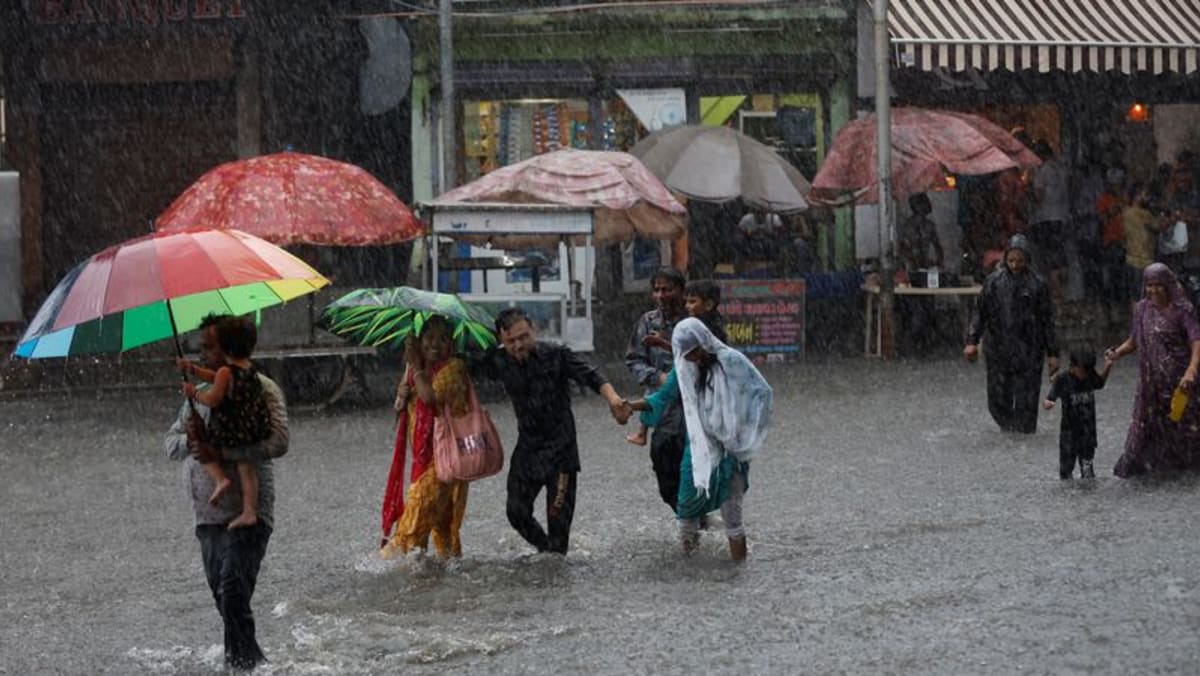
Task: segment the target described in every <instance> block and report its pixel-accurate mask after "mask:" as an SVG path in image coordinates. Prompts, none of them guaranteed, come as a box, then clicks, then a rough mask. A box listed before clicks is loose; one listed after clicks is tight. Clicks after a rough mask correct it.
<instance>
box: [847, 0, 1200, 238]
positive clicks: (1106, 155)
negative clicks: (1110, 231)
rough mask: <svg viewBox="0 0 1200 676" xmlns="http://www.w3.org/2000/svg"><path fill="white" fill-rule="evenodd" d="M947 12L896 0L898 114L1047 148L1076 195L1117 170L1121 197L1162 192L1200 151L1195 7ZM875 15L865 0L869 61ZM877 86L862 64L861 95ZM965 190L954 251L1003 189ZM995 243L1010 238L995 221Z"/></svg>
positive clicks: (1001, 7)
mask: <svg viewBox="0 0 1200 676" xmlns="http://www.w3.org/2000/svg"><path fill="white" fill-rule="evenodd" d="M940 4H941V3H934V2H931V1H930V0H891V1H890V4H889V11H888V27H889V34H890V40H891V43H890V44H891V46H892V50H893V54H892V73H891V76H892V85H893V88H894V90H895V99H894V101H893V105H914V106H922V107H927V108H945V109H952V110H958V111H962V112H969V113H974V114H977V115H980V116H982V117H985V118H987V119H989V120H991V121H993V122H995V123H997V124H999V125H1000V126H1002V127H1004V128H1005V129H1011V130H1014V131H1017V132H1020V133H1023V134H1024V138H1025V139H1027V140H1028V142H1029V143H1037V142H1038V141H1042V142H1045V143H1046V144H1047V145H1048V146H1049V148H1050V150H1051V152H1052V155H1053V156H1054V157H1061V158H1062V161H1063V162H1065V163H1066V164H1067V165H1069V167H1070V169H1071V172H1072V186H1074V187H1075V189H1073V192H1075V193H1076V194H1078V193H1079V190H1078V189H1077V188H1078V187H1079V186H1080V185H1081V183H1086V182H1087V181H1088V180H1091V175H1093V174H1103V173H1104V172H1107V171H1108V170H1114V169H1115V170H1118V171H1119V172H1120V175H1121V177H1122V189H1123V190H1126V189H1128V188H1130V187H1132V186H1135V185H1146V186H1150V185H1155V184H1161V183H1163V182H1164V176H1166V175H1169V174H1170V172H1171V168H1172V166H1173V165H1176V164H1178V162H1179V159H1180V157H1181V156H1182V157H1184V158H1187V157H1188V156H1189V155H1195V154H1196V153H1197V152H1200V141H1198V139H1200V125H1197V122H1196V121H1197V120H1200V86H1198V85H1200V15H1197V14H1196V13H1195V12H1194V11H1192V10H1190V9H1189V10H1186V11H1184V9H1183V5H1185V4H1187V3H1181V2H1177V0H1147V1H1146V2H1140V3H1126V2H1120V1H1119V0H1097V2H1092V3H1065V4H1062V6H1061V7H1059V8H1057V9H1053V8H1051V7H1050V6H1049V4H1048V3H1047V4H1046V5H1045V6H1041V5H1039V6H1037V7H1034V8H1033V9H1030V10H1029V11H1026V9H1023V8H1024V7H1025V3H1019V2H1016V1H1015V0H1003V1H998V2H995V3H990V4H987V5H965V4H964V5H961V6H960V5H955V6H954V7H952V8H947V9H946V10H945V11H940V10H939V11H931V9H932V5H939V6H940ZM870 7H871V3H869V2H867V1H866V0H864V1H863V2H860V7H859V22H860V31H859V36H860V37H859V47H860V52H862V53H865V55H866V57H865V58H866V59H869V57H870V51H871V50H870V48H869V45H868V44H867V42H866V41H865V40H864V36H865V35H867V33H866V32H865V30H866V27H864V25H863V22H864V20H869V17H870V15H871V9H870ZM863 60H864V57H862V56H860V64H861V63H862V61H863ZM873 81H874V73H873V72H864V71H863V70H861V69H860V77H859V94H860V96H870V93H869V92H870V91H871V90H872V88H873V86H874V85H873ZM1032 175H1033V173H1032V172H1026V175H1024V176H1023V177H1022V178H1023V180H1024V181H1025V182H1026V183H1028V182H1029V181H1030V180H1032ZM1115 175H1116V174H1114V176H1115ZM957 188H958V189H957V190H954V191H949V192H948V193H947V194H946V195H944V196H942V197H941V198H940V200H941V202H943V203H944V204H943V208H944V211H945V213H946V214H947V215H948V217H949V220H950V222H949V223H948V224H947V226H948V227H947V228H946V231H947V232H946V234H948V235H954V236H955V241H954V242H945V243H944V244H947V245H950V246H952V245H953V244H956V243H957V234H958V232H963V233H966V234H968V235H970V234H971V233H972V230H975V229H978V228H977V226H978V225H979V223H982V222H984V221H988V220H989V219H991V220H993V221H994V220H995V219H994V216H995V215H996V214H995V212H996V209H995V204H994V202H995V198H994V196H995V195H996V194H997V193H1003V192H1004V186H1003V185H997V183H996V181H995V180H993V179H989V178H969V179H966V180H962V178H961V177H960V181H959V185H958V186H957ZM1121 196H1122V198H1124V197H1125V195H1124V194H1122V195H1121ZM936 201H937V200H935V202H936ZM1086 206H1087V205H1084V204H1080V205H1077V206H1076V207H1075V208H1076V209H1079V208H1084V207H1086ZM900 211H901V213H900V214H899V217H898V218H899V219H900V220H902V219H903V218H904V216H905V213H904V205H901V208H900ZM956 219H957V222H955V221H956ZM1009 229H1011V227H1010V228H1009ZM950 231H956V232H953V233H952V232H950ZM859 234H860V236H862V237H863V238H865V239H866V240H871V239H872V238H873V236H874V237H875V238H877V234H874V233H873V232H871V231H870V230H869V229H866V230H864V229H860V232H859ZM984 234H987V233H984ZM990 234H991V236H993V237H1000V236H1003V235H1004V234H1011V233H1009V232H1005V228H1004V225H1003V224H998V223H997V224H994V225H993V226H991V228H990ZM981 236H982V235H981Z"/></svg>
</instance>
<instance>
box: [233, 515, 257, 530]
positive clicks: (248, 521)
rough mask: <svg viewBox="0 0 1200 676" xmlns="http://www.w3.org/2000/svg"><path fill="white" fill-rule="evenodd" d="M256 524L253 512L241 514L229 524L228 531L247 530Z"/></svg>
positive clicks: (255, 516)
mask: <svg viewBox="0 0 1200 676" xmlns="http://www.w3.org/2000/svg"><path fill="white" fill-rule="evenodd" d="M257 523H258V514H255V513H254V512H242V513H241V514H239V515H238V517H237V518H236V519H234V520H233V521H230V522H229V530H233V529H234V528H249V527H251V526H253V525H255V524H257Z"/></svg>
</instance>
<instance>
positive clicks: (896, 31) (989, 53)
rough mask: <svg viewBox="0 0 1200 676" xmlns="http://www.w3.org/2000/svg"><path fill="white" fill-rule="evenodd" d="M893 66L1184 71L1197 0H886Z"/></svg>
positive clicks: (1197, 22)
mask: <svg viewBox="0 0 1200 676" xmlns="http://www.w3.org/2000/svg"><path fill="white" fill-rule="evenodd" d="M888 29H889V32H890V33H891V42H892V45H893V48H894V49H895V50H896V53H897V60H898V62H899V65H900V66H901V67H913V68H920V69H922V70H934V69H937V68H946V69H949V70H952V71H961V70H966V69H968V68H975V69H978V70H981V71H989V70H998V69H1007V70H1012V71H1016V70H1037V71H1038V72H1042V73H1045V72H1049V71H1050V70H1064V71H1067V72H1077V71H1082V70H1092V71H1098V72H1103V71H1110V70H1116V71H1121V72H1123V73H1134V72H1139V71H1145V72H1150V73H1162V72H1165V71H1171V72H1177V73H1192V72H1195V71H1196V69H1197V66H1198V64H1197V56H1198V54H1197V52H1198V50H1200V0H891V1H890V3H889V7H888Z"/></svg>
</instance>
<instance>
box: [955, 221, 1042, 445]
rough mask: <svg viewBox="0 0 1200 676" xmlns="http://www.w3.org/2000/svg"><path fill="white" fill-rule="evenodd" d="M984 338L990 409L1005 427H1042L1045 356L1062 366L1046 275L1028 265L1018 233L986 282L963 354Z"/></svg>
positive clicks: (974, 351)
mask: <svg viewBox="0 0 1200 676" xmlns="http://www.w3.org/2000/svg"><path fill="white" fill-rule="evenodd" d="M981 340H982V341H983V344H984V350H985V353H986V359H987V392H988V411H990V412H991V414H992V418H993V419H995V421H996V424H998V425H999V426H1000V429H1002V430H1004V431H1006V432H1021V433H1025V434H1033V433H1034V432H1036V431H1037V416H1038V410H1037V409H1038V392H1039V390H1040V389H1041V372H1042V360H1043V359H1045V361H1046V368H1047V370H1048V371H1049V372H1050V375H1054V373H1055V372H1056V371H1058V343H1057V339H1056V338H1055V333H1054V306H1053V305H1052V304H1051V302H1050V293H1049V291H1048V290H1047V288H1046V284H1045V283H1044V282H1042V280H1041V278H1040V277H1038V276H1037V274H1035V273H1034V272H1033V271H1032V270H1030V269H1029V246H1028V243H1027V242H1026V240H1025V237H1023V236H1022V235H1014V236H1013V238H1012V239H1011V240H1010V241H1009V244H1008V248H1007V249H1006V250H1005V252H1004V261H1003V262H1002V263H1001V264H1000V265H999V266H998V267H997V269H996V271H995V272H993V273H992V274H991V275H989V276H988V278H987V280H985V281H984V283H983V291H982V293H981V294H980V296H979V306H978V309H977V311H976V313H975V316H974V317H973V319H972V322H971V329H970V332H969V333H968V335H967V345H966V347H965V348H964V349H963V356H965V357H966V358H967V359H968V360H970V361H974V360H975V358H976V356H978V354H979V352H978V350H979V348H978V345H979V342H980V341H981Z"/></svg>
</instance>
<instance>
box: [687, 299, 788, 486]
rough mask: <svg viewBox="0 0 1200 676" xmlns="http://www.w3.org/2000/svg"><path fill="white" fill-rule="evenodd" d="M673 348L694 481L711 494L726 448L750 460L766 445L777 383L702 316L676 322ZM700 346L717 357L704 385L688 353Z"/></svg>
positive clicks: (741, 459) (740, 457)
mask: <svg viewBox="0 0 1200 676" xmlns="http://www.w3.org/2000/svg"><path fill="white" fill-rule="evenodd" d="M671 348H672V350H673V352H674V356H675V377H676V378H677V379H678V380H679V394H680V395H681V397H682V399H683V415H684V420H685V421H686V423H687V434H688V440H689V441H690V443H691V451H692V481H693V482H694V483H695V485H696V489H697V490H699V491H700V492H701V493H704V494H707V492H708V480H709V476H710V475H711V474H712V471H713V468H714V467H716V465H717V463H719V462H720V461H721V456H722V455H723V454H724V453H730V454H732V455H733V457H734V458H736V459H737V460H739V461H743V462H744V461H747V460H750V458H751V457H753V456H754V454H755V453H756V452H757V451H758V449H759V448H760V447H761V446H762V444H763V441H764V440H765V439H766V435H767V425H768V423H769V421H770V417H771V397H772V393H771V386H770V385H768V384H767V381H766V379H765V378H763V376H762V374H761V373H759V372H758V369H756V368H754V364H752V363H750V360H749V359H747V358H746V356H745V355H743V354H742V353H741V352H738V351H737V350H734V349H733V348H731V347H729V346H728V345H726V344H725V343H722V342H721V341H719V340H717V338H716V336H714V335H713V334H712V332H711V331H709V330H708V327H706V326H705V325H704V323H703V322H701V321H700V320H698V319H695V318H691V317H689V318H688V319H685V320H683V321H681V322H679V323H678V324H676V325H675V328H674V330H672V332H671ZM696 348H700V349H702V350H704V351H705V352H707V353H709V354H711V355H713V356H714V357H716V361H715V362H714V363H713V364H712V365H711V366H710V367H709V368H710V369H711V370H710V372H709V379H708V383H707V384H706V385H705V386H704V389H703V391H700V390H699V389H698V383H699V381H700V368H699V366H698V365H697V364H695V363H692V362H690V361H688V360H687V358H686V357H687V354H688V353H689V352H691V351H692V350H694V349H696Z"/></svg>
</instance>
